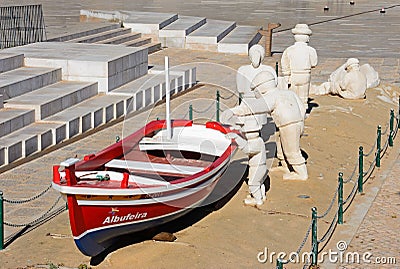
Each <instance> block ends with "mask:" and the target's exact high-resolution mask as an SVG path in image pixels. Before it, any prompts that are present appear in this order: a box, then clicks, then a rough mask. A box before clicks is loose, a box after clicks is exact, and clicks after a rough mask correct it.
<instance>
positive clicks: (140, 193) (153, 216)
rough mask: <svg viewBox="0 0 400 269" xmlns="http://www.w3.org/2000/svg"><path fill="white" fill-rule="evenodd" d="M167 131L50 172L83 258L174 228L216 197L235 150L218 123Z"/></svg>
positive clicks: (147, 131) (151, 131)
mask: <svg viewBox="0 0 400 269" xmlns="http://www.w3.org/2000/svg"><path fill="white" fill-rule="evenodd" d="M167 125H168V124H167V121H166V120H157V121H152V122H150V123H148V124H147V125H146V126H144V127H143V128H142V129H140V130H138V131H137V132H135V133H133V134H131V135H130V136H128V137H126V138H125V139H123V140H121V141H119V142H116V143H115V144H113V145H111V146H109V147H107V148H106V149H104V150H102V151H100V152H98V153H96V154H91V155H88V156H85V157H84V159H83V160H78V159H68V160H66V161H64V162H62V163H61V164H60V165H55V166H54V167H53V188H54V189H56V190H58V191H59V192H60V193H62V194H63V195H66V197H67V201H68V209H69V219H70V224H71V229H72V234H73V237H74V240H75V243H76V245H77V247H78V248H79V250H80V251H81V252H82V253H83V254H85V255H87V256H92V257H93V256H96V255H98V254H100V253H101V252H103V251H104V250H105V249H107V248H108V247H110V246H111V245H113V244H114V243H115V242H116V240H118V237H120V236H122V235H125V234H129V233H134V232H138V231H142V230H145V229H148V228H151V227H154V226H158V225H160V224H163V223H166V222H169V221H171V220H174V219H176V218H178V217H180V216H182V215H183V214H185V213H187V212H189V211H190V210H191V209H193V208H195V207H196V206H198V205H200V204H201V203H202V201H204V200H205V199H206V198H207V196H208V195H209V194H210V193H211V192H212V190H213V189H214V187H215V185H216V184H217V182H218V180H219V179H220V177H221V175H222V174H223V173H224V172H225V170H226V169H227V167H228V165H229V163H230V159H231V157H232V156H233V154H234V153H235V151H236V149H237V145H236V143H235V142H234V141H233V140H231V139H229V138H227V137H226V135H225V134H226V133H227V132H231V131H232V130H230V129H229V127H226V126H223V125H221V124H220V123H218V122H208V123H206V124H194V123H193V122H192V121H188V120H172V121H170V126H167ZM168 127H169V130H168ZM168 132H170V134H168ZM169 135H170V137H169Z"/></svg>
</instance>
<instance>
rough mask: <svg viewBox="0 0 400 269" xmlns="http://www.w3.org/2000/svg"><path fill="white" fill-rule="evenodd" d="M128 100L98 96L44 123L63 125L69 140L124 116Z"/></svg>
mask: <svg viewBox="0 0 400 269" xmlns="http://www.w3.org/2000/svg"><path fill="white" fill-rule="evenodd" d="M129 99H130V98H128V97H126V96H120V95H103V96H98V97H95V98H91V99H89V100H86V101H83V102H81V103H80V104H78V105H75V106H72V107H70V108H68V109H64V110H63V111H61V112H59V113H57V114H55V115H53V116H50V117H48V118H47V119H46V121H49V122H60V123H64V124H65V125H66V138H67V139H69V138H71V137H73V136H76V135H78V134H82V133H84V132H86V131H88V130H90V129H92V128H96V127H98V126H100V125H102V124H105V123H107V122H109V121H111V120H114V119H117V118H119V117H121V116H123V115H125V113H126V111H125V108H126V107H127V104H126V102H127V100H129Z"/></svg>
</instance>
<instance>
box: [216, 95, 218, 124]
mask: <svg viewBox="0 0 400 269" xmlns="http://www.w3.org/2000/svg"><path fill="white" fill-rule="evenodd" d="M216 110H217V113H216V121H218V122H219V91H217V107H216Z"/></svg>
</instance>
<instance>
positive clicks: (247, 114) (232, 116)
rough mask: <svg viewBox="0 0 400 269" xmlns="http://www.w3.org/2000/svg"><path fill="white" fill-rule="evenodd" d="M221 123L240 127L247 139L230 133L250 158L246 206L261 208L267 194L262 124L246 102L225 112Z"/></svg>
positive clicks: (229, 135) (230, 136)
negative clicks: (248, 193) (261, 133)
mask: <svg viewBox="0 0 400 269" xmlns="http://www.w3.org/2000/svg"><path fill="white" fill-rule="evenodd" d="M221 122H223V123H226V124H230V125H232V126H234V127H235V128H237V127H240V131H241V132H242V133H243V134H244V136H245V138H243V137H241V136H239V135H237V134H236V133H228V134H227V136H228V137H229V138H231V139H235V140H236V143H237V144H238V146H239V148H240V149H241V150H242V151H243V152H244V153H245V154H246V155H247V156H248V158H249V162H248V164H249V175H248V186H249V192H250V195H249V196H248V197H247V198H246V199H245V200H244V204H245V205H249V206H260V205H262V204H263V203H264V201H265V200H266V194H265V185H264V184H263V183H264V180H265V175H266V173H267V166H266V161H267V157H266V150H265V145H264V141H263V139H262V138H261V136H260V130H261V126H262V124H260V122H259V121H258V118H257V117H256V115H255V113H254V112H253V111H252V109H251V107H249V106H248V105H247V104H246V103H245V102H242V103H241V104H240V105H239V106H236V107H234V108H232V109H228V110H225V111H224V113H222V115H221Z"/></svg>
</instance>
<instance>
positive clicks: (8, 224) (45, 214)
mask: <svg viewBox="0 0 400 269" xmlns="http://www.w3.org/2000/svg"><path fill="white" fill-rule="evenodd" d="M61 198H62V196H61V195H60V196H58V198H57V199H56V201H55V202H54V203H53V205H52V206H51V207H50V208H49V209H48V210H47V211H46V212H45V213H43V214H42V215H41V216H40V217H38V218H37V219H35V220H33V221H31V222H28V223H22V224H13V223H9V222H3V223H4V225H7V226H10V227H15V228H16V227H24V226H30V225H35V224H37V223H39V222H40V221H41V220H43V219H44V218H45V217H46V216H47V215H48V214H49V213H50V212H51V211H52V210H53V209H54V208H55V207H56V205H57V204H58V202H59V201H60V199H61Z"/></svg>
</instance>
